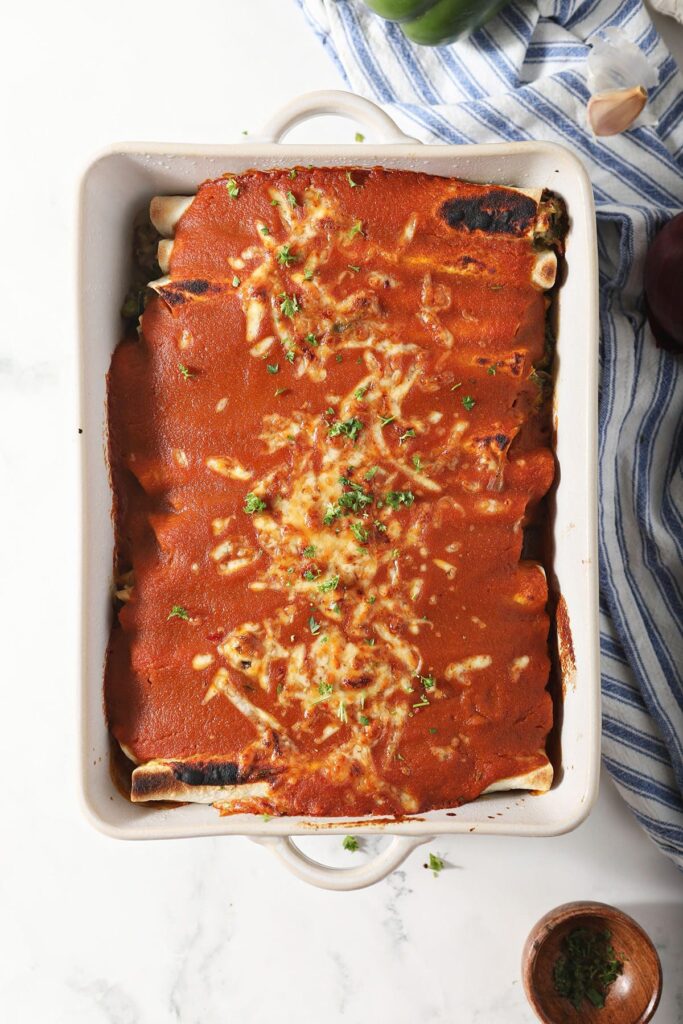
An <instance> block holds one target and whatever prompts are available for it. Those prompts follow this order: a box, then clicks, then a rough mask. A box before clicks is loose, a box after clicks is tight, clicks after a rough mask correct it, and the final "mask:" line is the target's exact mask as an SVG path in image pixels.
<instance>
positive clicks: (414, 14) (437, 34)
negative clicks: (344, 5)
mask: <svg viewBox="0 0 683 1024" xmlns="http://www.w3.org/2000/svg"><path fill="white" fill-rule="evenodd" d="M364 2H365V5H366V6H367V7H369V8H370V9H371V10H373V11H375V13H376V14H379V15H381V16H382V17H383V18H386V19H387V20H390V21H400V22H402V24H401V28H402V30H403V32H404V34H405V36H406V37H407V38H408V39H410V40H411V42H413V43H421V44H422V45H423V46H442V45H444V44H446V43H453V42H455V40H456V39H460V38H462V37H463V36H466V35H469V34H470V32H474V30H475V29H477V28H479V27H480V26H481V25H483V24H484V23H485V22H487V21H489V19H491V18H492V17H493V16H494V14H497V13H498V11H499V10H501V8H503V7H504V6H505V4H506V3H508V0H364Z"/></svg>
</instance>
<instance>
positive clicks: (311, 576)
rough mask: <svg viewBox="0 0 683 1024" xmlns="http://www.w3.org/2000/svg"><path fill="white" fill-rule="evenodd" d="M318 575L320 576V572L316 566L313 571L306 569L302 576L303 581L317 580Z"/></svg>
mask: <svg viewBox="0 0 683 1024" xmlns="http://www.w3.org/2000/svg"><path fill="white" fill-rule="evenodd" d="M320 574H321V570H320V569H318V567H317V566H315V567H314V568H313V569H306V572H305V573H304V574H303V575H304V579H305V580H309V581H310V580H317V578H318V576H320Z"/></svg>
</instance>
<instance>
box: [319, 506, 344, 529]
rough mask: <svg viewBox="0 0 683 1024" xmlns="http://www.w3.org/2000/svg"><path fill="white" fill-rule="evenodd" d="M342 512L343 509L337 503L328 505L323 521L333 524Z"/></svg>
mask: <svg viewBox="0 0 683 1024" xmlns="http://www.w3.org/2000/svg"><path fill="white" fill-rule="evenodd" d="M341 514H342V511H341V509H340V508H339V507H338V506H337V505H328V507H327V509H326V511H325V515H324V516H323V523H324V524H325V526H331V525H332V523H333V522H334V521H335V519H339V516H340V515H341Z"/></svg>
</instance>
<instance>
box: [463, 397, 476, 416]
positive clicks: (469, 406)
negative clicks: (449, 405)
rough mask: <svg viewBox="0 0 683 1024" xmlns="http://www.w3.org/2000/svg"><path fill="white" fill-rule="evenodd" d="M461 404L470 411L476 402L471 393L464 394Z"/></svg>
mask: <svg viewBox="0 0 683 1024" xmlns="http://www.w3.org/2000/svg"><path fill="white" fill-rule="evenodd" d="M462 404H463V405H464V407H465V408H466V409H467V411H468V412H470V411H471V410H472V409H474V407H475V405H476V404H477V403H476V402H475V401H474V399H473V398H472V396H471V395H464V396H463V399H462Z"/></svg>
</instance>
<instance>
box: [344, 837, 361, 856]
mask: <svg viewBox="0 0 683 1024" xmlns="http://www.w3.org/2000/svg"><path fill="white" fill-rule="evenodd" d="M342 846H343V847H344V849H345V850H348V851H349V853H356V852H357V851H358V850H359V849H360V847H359V845H358V840H357V839H356V837H355V836H344V838H343V840H342Z"/></svg>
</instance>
